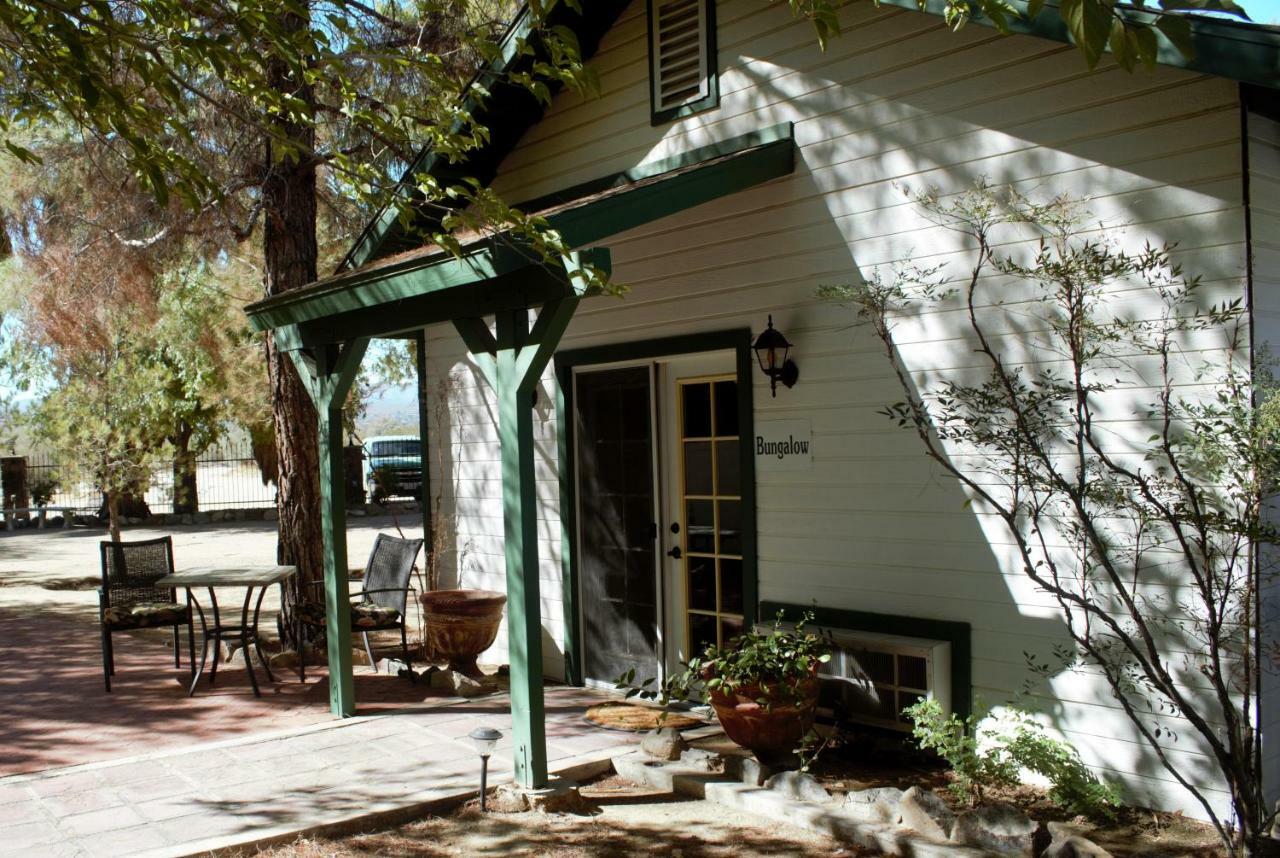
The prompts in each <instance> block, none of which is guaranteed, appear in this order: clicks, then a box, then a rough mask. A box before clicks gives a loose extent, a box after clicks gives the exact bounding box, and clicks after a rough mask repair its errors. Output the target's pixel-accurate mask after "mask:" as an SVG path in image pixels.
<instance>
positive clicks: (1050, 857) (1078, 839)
mask: <svg viewBox="0 0 1280 858" xmlns="http://www.w3.org/2000/svg"><path fill="white" fill-rule="evenodd" d="M1044 827H1046V829H1048V835H1050V836H1051V838H1052V840H1051V841H1050V844H1048V846H1046V848H1044V852H1042V853H1041V858H1111V853H1110V852H1107V850H1106V849H1103V848H1102V846H1100V845H1098V844H1096V843H1093V841H1092V840H1089V839H1088V838H1085V836H1084V835H1082V834H1080V832H1079V831H1078V830H1075V829H1073V827H1071V826H1070V825H1064V823H1061V822H1050V823H1048V825H1046V826H1044Z"/></svg>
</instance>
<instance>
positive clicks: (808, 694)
mask: <svg viewBox="0 0 1280 858" xmlns="http://www.w3.org/2000/svg"><path fill="white" fill-rule="evenodd" d="M798 690H799V692H800V696H801V699H802V702H801V703H800V704H799V705H797V704H796V696H795V695H794V694H792V693H789V692H788V693H787V694H785V695H784V694H780V693H779V692H780V689H779V687H778V685H777V684H776V683H766V684H763V685H742V686H739V687H738V688H736V689H734V690H733V691H731V692H728V693H726V692H723V691H712V692H710V694H709V698H710V702H711V708H713V709H715V711H716V716H717V717H718V718H719V719H720V726H721V727H723V728H724V733H725V735H726V736H728V737H729V738H730V739H732V740H733V741H734V742H736V743H737V744H739V745H741V746H742V747H744V748H746V749H748V750H750V751H751V752H752V753H754V754H755V755H756V758H757V759H759V760H760V761H761V762H762V763H766V764H780V763H783V762H784V761H787V760H790V759H791V757H792V752H793V751H794V750H795V749H796V748H798V747H799V746H800V741H801V740H802V739H803V738H804V737H805V735H806V734H807V733H808V732H809V728H810V727H812V726H813V713H814V708H815V707H816V706H817V704H818V679H817V677H811V678H809V679H806V680H804V681H803V682H801V683H800V684H799V686H798ZM762 698H763V699H765V700H767V701H769V702H768V703H767V704H761V703H760V702H759V700H760V699H762Z"/></svg>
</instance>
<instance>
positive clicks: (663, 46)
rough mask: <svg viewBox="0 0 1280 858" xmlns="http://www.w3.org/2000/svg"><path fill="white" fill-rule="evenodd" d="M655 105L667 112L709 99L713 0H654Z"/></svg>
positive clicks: (651, 36)
mask: <svg viewBox="0 0 1280 858" xmlns="http://www.w3.org/2000/svg"><path fill="white" fill-rule="evenodd" d="M651 2H652V4H653V5H652V7H651V8H652V17H651V19H650V40H651V62H652V82H653V104H654V110H655V112H661V111H668V110H672V109H673V108H679V107H682V106H684V105H687V104H690V103H692V102H696V101H699V100H701V99H705V98H707V97H708V96H709V95H710V94H711V92H710V88H711V86H712V81H711V77H712V74H711V71H712V70H711V68H710V65H711V57H710V56H709V54H710V43H711V40H710V39H709V38H708V36H709V28H710V27H711V26H712V22H711V20H710V18H711V16H710V14H709V11H708V8H707V7H708V3H710V2H712V0H651Z"/></svg>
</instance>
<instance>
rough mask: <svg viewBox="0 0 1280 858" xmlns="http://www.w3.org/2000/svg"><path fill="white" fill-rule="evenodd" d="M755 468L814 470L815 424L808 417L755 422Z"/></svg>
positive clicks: (757, 469)
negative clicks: (806, 418)
mask: <svg viewBox="0 0 1280 858" xmlns="http://www.w3.org/2000/svg"><path fill="white" fill-rule="evenodd" d="M755 450H756V471H809V470H812V469H813V426H812V425H811V424H810V423H809V421H808V420H769V421H767V422H764V423H757V424H756V437H755Z"/></svg>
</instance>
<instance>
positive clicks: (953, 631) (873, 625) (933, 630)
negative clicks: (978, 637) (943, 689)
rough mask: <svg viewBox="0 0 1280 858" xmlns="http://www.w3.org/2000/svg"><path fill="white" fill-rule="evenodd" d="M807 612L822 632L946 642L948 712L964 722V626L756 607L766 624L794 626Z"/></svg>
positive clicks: (969, 668)
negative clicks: (780, 622)
mask: <svg viewBox="0 0 1280 858" xmlns="http://www.w3.org/2000/svg"><path fill="white" fill-rule="evenodd" d="M810 612H811V613H812V614H813V619H814V623H815V625H817V626H820V627H823V628H830V629H848V630H850V631H855V632H875V633H877V634H886V635H906V636H908V637H914V638H928V639H930V640H937V641H947V642H948V643H950V644H951V710H952V711H953V712H955V713H956V714H957V715H959V716H960V717H961V718H967V717H969V715H970V714H972V712H973V644H972V642H971V640H970V637H971V632H970V628H969V624H968V623H960V622H953V621H951V620H930V619H925V618H922V617H902V616H897V615H894V614H874V613H871V612H870V611H851V610H846V609H844V608H824V607H819V606H817V605H795V604H788V603H786V602H763V603H761V605H760V616H761V617H766V618H768V619H769V620H772V619H773V618H774V617H776V616H777V615H778V614H779V613H782V615H783V616H782V618H783V620H785V621H787V622H796V621H797V620H799V619H800V618H801V617H802V616H804V615H805V614H806V613H810Z"/></svg>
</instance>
